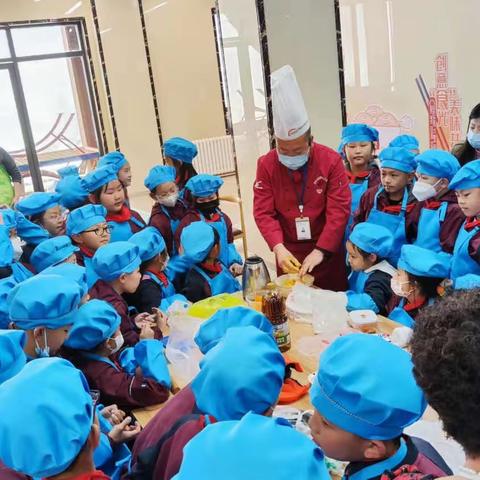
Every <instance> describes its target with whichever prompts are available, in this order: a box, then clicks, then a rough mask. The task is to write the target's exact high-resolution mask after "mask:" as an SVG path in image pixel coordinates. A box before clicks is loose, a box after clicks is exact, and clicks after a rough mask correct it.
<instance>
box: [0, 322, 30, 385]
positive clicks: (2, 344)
mask: <svg viewBox="0 0 480 480" xmlns="http://www.w3.org/2000/svg"><path fill="white" fill-rule="evenodd" d="M26 341H27V336H26V334H25V332H22V331H21V330H0V384H2V383H3V382H5V381H6V380H8V379H9V378H12V377H13V376H15V375H16V374H17V373H18V372H19V371H20V370H21V369H22V368H23V367H24V366H25V364H26V363H27V356H26V355H25V352H24V351H23V347H24V346H25V343H26Z"/></svg>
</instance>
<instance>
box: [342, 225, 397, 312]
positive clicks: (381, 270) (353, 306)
mask: <svg viewBox="0 0 480 480" xmlns="http://www.w3.org/2000/svg"><path fill="white" fill-rule="evenodd" d="M392 242H393V236H392V234H391V233H390V231H389V230H387V229H386V228H384V227H381V226H379V225H373V224H371V223H368V222H364V223H359V224H358V225H356V226H355V228H354V229H353V231H352V233H351V234H350V237H349V239H348V241H347V252H348V257H347V259H348V263H349V264H350V268H351V269H352V273H350V275H349V277H348V287H349V290H348V291H347V299H348V301H347V310H348V311H352V310H373V311H374V312H375V313H379V314H380V315H385V314H386V313H387V310H386V305H387V304H388V302H389V301H390V299H391V298H392V294H393V292H392V289H391V287H390V282H391V279H392V276H393V275H395V274H396V270H395V269H394V268H393V267H392V266H391V265H390V264H389V263H388V261H387V260H385V259H386V258H388V255H389V254H390V250H391V248H392Z"/></svg>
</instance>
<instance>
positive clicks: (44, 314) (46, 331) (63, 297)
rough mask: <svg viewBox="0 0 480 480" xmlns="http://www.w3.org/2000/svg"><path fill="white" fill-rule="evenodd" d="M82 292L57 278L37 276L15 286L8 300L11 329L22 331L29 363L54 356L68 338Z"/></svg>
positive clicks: (73, 283)
mask: <svg viewBox="0 0 480 480" xmlns="http://www.w3.org/2000/svg"><path fill="white" fill-rule="evenodd" d="M81 299H82V292H81V289H80V287H79V285H78V284H77V283H76V282H75V281H74V280H71V279H67V278H65V277H64V276H60V275H45V274H42V275H36V276H35V277H32V278H29V279H28V280H25V281H23V282H22V283H20V284H18V285H17V286H16V287H15V288H14V289H13V290H12V291H11V292H10V295H9V297H8V303H9V311H8V313H9V318H10V322H12V328H15V329H20V330H25V332H26V335H27V342H26V344H25V353H26V354H27V358H28V359H29V360H33V359H35V358H41V357H49V356H52V355H55V354H56V353H57V352H58V350H59V349H60V347H61V346H62V345H63V342H64V341H65V339H66V338H67V336H68V332H69V330H70V327H71V325H72V324H73V323H74V320H75V315H76V314H77V311H78V307H79V305H80V301H81Z"/></svg>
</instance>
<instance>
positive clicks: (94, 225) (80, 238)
mask: <svg viewBox="0 0 480 480" xmlns="http://www.w3.org/2000/svg"><path fill="white" fill-rule="evenodd" d="M106 216H107V210H106V209H105V207H104V206H103V205H85V206H83V207H80V208H76V209H75V210H72V211H71V212H70V213H69V215H68V217H67V235H69V236H70V238H71V239H72V242H73V243H74V244H75V245H77V246H78V248H79V250H78V251H77V252H76V256H77V263H78V264H79V265H82V266H84V267H85V268H86V269H87V276H88V280H87V281H88V286H89V287H92V286H93V285H94V284H95V282H96V281H97V280H98V276H97V275H96V273H95V271H94V269H93V266H92V258H93V256H94V255H95V252H96V251H97V250H98V249H99V248H100V247H102V246H103V245H107V244H108V243H109V242H110V231H111V227H110V226H109V225H108V224H107V220H106Z"/></svg>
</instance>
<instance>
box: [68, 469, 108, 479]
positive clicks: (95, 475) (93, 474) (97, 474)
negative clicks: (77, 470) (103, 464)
mask: <svg viewBox="0 0 480 480" xmlns="http://www.w3.org/2000/svg"><path fill="white" fill-rule="evenodd" d="M109 479H110V477H108V476H107V475H105V474H104V473H103V472H101V471H100V470H95V471H94V472H90V473H84V474H83V475H78V476H77V477H73V478H72V479H71V480H109Z"/></svg>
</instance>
